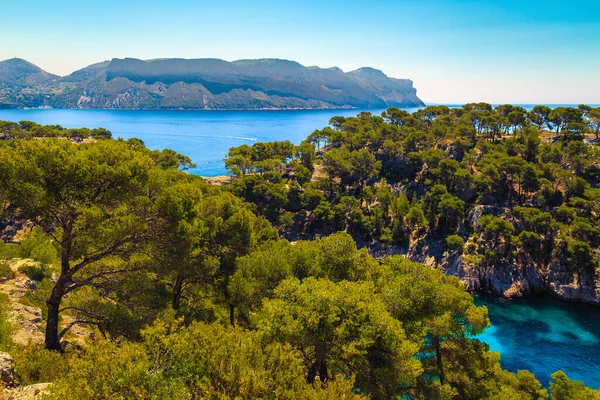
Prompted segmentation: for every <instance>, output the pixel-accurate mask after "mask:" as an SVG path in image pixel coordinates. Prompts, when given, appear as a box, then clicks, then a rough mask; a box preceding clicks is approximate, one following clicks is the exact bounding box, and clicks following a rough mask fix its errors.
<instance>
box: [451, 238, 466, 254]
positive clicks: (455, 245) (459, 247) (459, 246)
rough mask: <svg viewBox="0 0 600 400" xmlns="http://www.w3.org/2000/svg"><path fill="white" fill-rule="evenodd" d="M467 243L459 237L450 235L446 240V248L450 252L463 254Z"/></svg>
mask: <svg viewBox="0 0 600 400" xmlns="http://www.w3.org/2000/svg"><path fill="white" fill-rule="evenodd" d="M464 245H465V241H464V239H463V238H461V237H460V236H458V235H450V236H448V237H447V238H446V246H448V249H449V250H450V251H458V252H460V253H462V251H463V247H464Z"/></svg>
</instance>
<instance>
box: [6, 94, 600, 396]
mask: <svg viewBox="0 0 600 400" xmlns="http://www.w3.org/2000/svg"><path fill="white" fill-rule="evenodd" d="M525 107H526V108H531V107H530V106H525ZM370 111H371V112H372V113H374V114H379V113H381V111H382V110H370ZM358 112H359V110H320V111H116V110H0V120H8V121H15V122H18V121H21V120H31V121H35V122H38V123H40V124H59V125H63V126H65V127H68V128H71V127H82V126H85V127H89V128H94V127H104V128H107V129H110V130H111V131H112V132H113V134H114V136H115V137H122V138H125V139H127V138H130V137H137V138H140V139H142V140H143V141H144V142H145V143H146V145H147V146H148V147H149V148H152V149H162V148H172V149H174V150H176V151H178V152H181V153H183V154H186V155H188V156H190V157H191V158H192V160H193V161H194V162H195V163H196V164H197V168H196V169H194V170H193V171H192V172H193V173H197V174H200V175H203V176H216V175H222V174H224V173H225V169H224V167H223V162H222V159H223V157H224V156H225V154H226V153H227V150H228V149H229V147H231V146H239V145H242V144H252V143H254V142H256V141H270V140H286V139H287V140H290V141H292V142H294V143H299V142H300V141H302V140H303V139H304V138H306V136H308V135H309V134H310V133H311V132H312V131H313V130H315V129H320V128H322V127H324V126H325V125H327V123H328V121H329V119H330V118H331V117H332V116H334V115H343V116H353V115H356V114H357V113H358ZM478 302H480V303H481V304H486V305H487V306H488V308H489V315H490V320H491V322H492V327H491V328H490V329H488V330H487V331H486V332H485V333H484V334H483V335H481V339H482V340H484V341H485V342H487V343H488V344H489V345H490V347H491V349H492V350H493V351H499V352H500V354H501V357H502V366H503V367H504V368H506V369H509V370H511V371H517V370H518V369H529V370H531V371H532V372H534V373H535V374H536V376H537V377H538V378H539V379H540V380H541V381H542V382H543V383H544V384H545V385H547V383H548V381H549V379H550V374H552V373H553V372H555V371H556V370H559V369H562V370H563V371H565V372H566V373H567V374H568V375H569V377H570V378H573V379H580V380H583V381H584V382H586V384H588V385H590V386H592V387H595V388H600V345H599V344H600V308H594V307H591V306H585V305H581V304H575V303H565V302H561V301H559V300H556V299H553V298H531V299H518V300H512V301H509V302H507V301H498V300H496V301H494V300H486V299H478Z"/></svg>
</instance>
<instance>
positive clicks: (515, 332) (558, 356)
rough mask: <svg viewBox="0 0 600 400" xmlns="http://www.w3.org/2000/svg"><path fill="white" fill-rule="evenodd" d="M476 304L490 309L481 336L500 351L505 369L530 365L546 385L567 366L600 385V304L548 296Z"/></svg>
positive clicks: (575, 376) (482, 300) (575, 374)
mask: <svg viewBox="0 0 600 400" xmlns="http://www.w3.org/2000/svg"><path fill="white" fill-rule="evenodd" d="M476 303H477V304H478V305H485V306H487V307H488V313H489V317H490V322H491V325H492V327H491V328H490V329H488V330H486V332H484V333H483V334H482V335H480V337H479V338H480V339H481V340H482V341H484V342H486V343H488V344H489V345H490V349H491V350H492V351H498V352H499V353H500V356H501V363H502V367H503V368H505V369H508V370H510V371H513V372H516V371H517V370H519V369H528V370H530V371H531V372H533V373H535V375H536V376H537V378H538V379H539V380H540V381H541V382H542V383H543V384H544V385H548V382H549V381H550V375H551V374H552V373H554V372H556V371H557V370H563V371H564V372H565V373H566V374H567V375H568V376H569V378H571V379H577V380H582V381H584V382H585V383H586V384H587V385H588V386H591V387H594V388H600V346H599V344H600V308H598V307H594V306H590V305H587V304H582V303H569V302H564V301H561V300H558V299H555V298H553V297H550V296H535V297H528V298H522V299H513V300H504V299H491V298H486V297H478V298H476Z"/></svg>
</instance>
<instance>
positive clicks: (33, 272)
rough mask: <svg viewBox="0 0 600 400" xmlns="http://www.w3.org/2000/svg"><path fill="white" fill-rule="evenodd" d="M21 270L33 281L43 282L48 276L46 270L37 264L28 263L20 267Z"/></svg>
mask: <svg viewBox="0 0 600 400" xmlns="http://www.w3.org/2000/svg"><path fill="white" fill-rule="evenodd" d="M19 272H21V273H23V274H25V275H27V277H28V278H29V279H31V280H33V281H36V282H41V281H42V280H43V279H44V278H45V277H46V271H45V268H43V267H41V266H40V267H38V266H36V265H31V264H26V265H22V266H20V267H19Z"/></svg>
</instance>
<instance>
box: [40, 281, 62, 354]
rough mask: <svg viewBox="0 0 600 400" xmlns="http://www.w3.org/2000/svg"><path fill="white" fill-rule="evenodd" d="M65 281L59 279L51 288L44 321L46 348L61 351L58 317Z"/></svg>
mask: <svg viewBox="0 0 600 400" xmlns="http://www.w3.org/2000/svg"><path fill="white" fill-rule="evenodd" d="M64 289H65V283H64V281H63V280H62V279H59V280H58V282H56V285H54V289H52V294H51V295H50V298H49V299H48V301H46V305H47V307H48V319H47V321H46V342H45V344H46V349H48V350H54V351H61V348H60V340H59V337H58V317H59V313H60V303H61V301H62V298H63V296H64Z"/></svg>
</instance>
